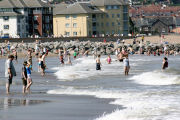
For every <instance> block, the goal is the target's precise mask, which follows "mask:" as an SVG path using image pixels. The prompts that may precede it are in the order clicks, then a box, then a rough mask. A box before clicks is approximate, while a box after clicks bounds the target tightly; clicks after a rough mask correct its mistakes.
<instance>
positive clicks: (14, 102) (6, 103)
mask: <svg viewBox="0 0 180 120" xmlns="http://www.w3.org/2000/svg"><path fill="white" fill-rule="evenodd" d="M45 102H49V101H45V100H29V99H13V98H8V97H5V98H1V99H0V110H7V109H9V108H12V107H18V106H30V105H36V104H42V103H45Z"/></svg>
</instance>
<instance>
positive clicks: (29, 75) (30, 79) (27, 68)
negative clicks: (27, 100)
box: [26, 61, 32, 92]
mask: <svg viewBox="0 0 180 120" xmlns="http://www.w3.org/2000/svg"><path fill="white" fill-rule="evenodd" d="M26 71H27V86H26V91H27V92H30V87H31V85H32V78H31V63H30V62H29V61H28V62H27V65H26Z"/></svg>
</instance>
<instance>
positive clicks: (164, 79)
mask: <svg viewBox="0 0 180 120" xmlns="http://www.w3.org/2000/svg"><path fill="white" fill-rule="evenodd" d="M130 80H134V81H135V82H136V83H138V84H143V85H173V84H180V78H179V75H175V74H169V73H167V72H162V71H153V72H145V73H142V74H140V75H135V76H133V77H131V78H130Z"/></svg>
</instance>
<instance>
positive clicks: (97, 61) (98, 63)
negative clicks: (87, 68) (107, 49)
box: [96, 55, 101, 70]
mask: <svg viewBox="0 0 180 120" xmlns="http://www.w3.org/2000/svg"><path fill="white" fill-rule="evenodd" d="M100 57H101V55H98V57H97V59H96V70H101V61H100Z"/></svg>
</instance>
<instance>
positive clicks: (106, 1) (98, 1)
mask: <svg viewBox="0 0 180 120" xmlns="http://www.w3.org/2000/svg"><path fill="white" fill-rule="evenodd" d="M91 4H92V5H94V6H106V5H128V3H126V2H124V0H92V1H91Z"/></svg>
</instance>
